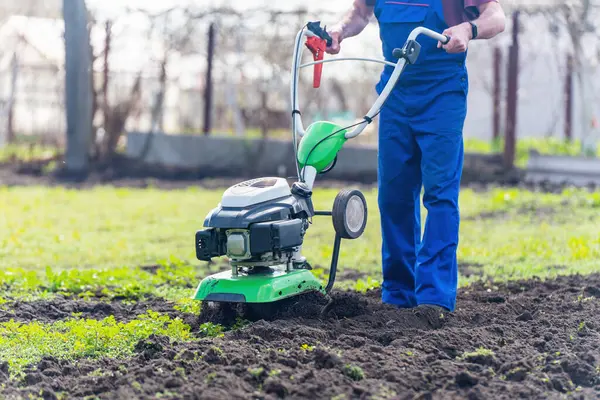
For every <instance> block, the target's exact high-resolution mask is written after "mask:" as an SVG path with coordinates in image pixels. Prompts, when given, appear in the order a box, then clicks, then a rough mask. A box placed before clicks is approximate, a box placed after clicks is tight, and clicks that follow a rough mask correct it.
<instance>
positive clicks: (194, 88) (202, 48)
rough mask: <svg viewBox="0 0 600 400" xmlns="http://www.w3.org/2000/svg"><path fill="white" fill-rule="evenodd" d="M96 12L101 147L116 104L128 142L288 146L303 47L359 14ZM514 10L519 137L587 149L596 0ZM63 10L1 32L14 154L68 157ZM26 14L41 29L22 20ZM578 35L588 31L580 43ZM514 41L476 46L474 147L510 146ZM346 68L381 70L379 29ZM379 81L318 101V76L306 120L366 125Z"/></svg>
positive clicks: (329, 74) (5, 123)
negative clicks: (207, 139)
mask: <svg viewBox="0 0 600 400" xmlns="http://www.w3.org/2000/svg"><path fill="white" fill-rule="evenodd" d="M26 3H27V2H24V3H23V4H24V5H25V4H26ZM90 3H91V4H92V6H90V15H91V17H90V21H91V24H90V26H91V27H90V30H91V51H92V52H93V60H94V61H93V70H94V77H93V81H94V89H95V92H96V96H95V103H94V104H95V108H94V110H95V112H94V127H95V132H96V136H97V137H98V135H100V136H101V135H102V134H103V132H104V131H106V126H105V125H106V120H105V117H104V111H105V110H104V107H105V106H106V104H105V103H108V104H110V105H111V107H112V108H118V107H119V104H124V103H126V102H129V101H130V100H131V110H129V111H128V113H127V115H126V116H125V122H124V129H125V130H130V131H131V130H133V131H138V132H139V131H142V132H143V131H149V130H151V129H156V130H160V131H164V132H167V133H169V132H170V133H189V134H204V133H206V132H205V131H206V130H207V129H206V127H207V126H208V125H209V126H208V128H209V129H208V130H210V133H211V134H224V135H253V136H255V135H263V136H281V135H287V134H288V131H289V123H290V118H289V100H288V97H289V68H290V66H291V54H292V52H291V43H293V39H294V35H295V33H296V31H297V30H298V28H299V27H300V26H301V25H302V24H303V23H304V22H306V21H307V20H314V19H322V20H323V22H324V23H326V24H331V23H332V22H335V21H337V20H338V19H339V17H340V16H341V14H342V13H343V12H344V11H345V10H346V9H347V8H348V7H349V5H350V2H340V1H338V2H334V3H335V4H334V5H332V6H331V7H330V8H327V9H319V10H316V9H315V10H307V9H297V8H290V7H291V6H290V5H286V7H283V6H282V10H273V9H268V10H267V9H263V8H250V9H248V8H247V7H246V8H245V9H244V7H242V8H240V7H241V6H237V5H236V4H237V3H236V4H233V3H235V1H233V2H229V3H223V4H224V5H219V6H215V7H212V8H206V7H202V6H193V5H187V4H185V5H175V3H174V5H164V6H163V7H162V8H160V9H158V10H154V9H150V10H149V9H148V8H152V7H149V6H148V7H146V8H142V9H126V8H124V9H122V10H121V9H120V11H119V12H116V11H115V10H114V9H112V8H111V7H113V6H109V5H106V4H105V3H102V2H95V1H91V2H90ZM134 3H135V2H134ZM6 4H8V3H6ZM103 4H104V5H103ZM135 4H137V3H135ZM140 4H141V3H140ZM177 4H183V3H181V2H180V3H177ZM503 5H504V7H505V9H506V10H507V13H508V15H509V17H510V16H511V15H512V13H513V12H514V11H515V10H517V9H518V10H520V12H521V14H520V16H519V27H520V29H519V37H518V44H519V53H518V54H519V60H518V72H519V74H518V78H517V79H518V92H517V95H516V97H514V99H513V102H515V101H516V103H515V105H516V119H517V121H516V133H517V135H518V137H520V138H524V137H556V138H562V137H565V135H566V136H570V137H572V138H575V139H581V138H582V137H583V136H584V133H585V132H587V131H588V127H589V126H590V125H591V121H592V119H593V118H594V117H595V116H596V115H598V113H599V111H600V110H599V109H598V104H599V103H598V100H599V99H598V96H599V95H600V91H599V90H597V89H600V87H599V86H600V84H599V82H600V79H598V78H600V75H599V74H598V67H597V64H598V58H599V56H600V47H599V44H598V40H597V37H598V35H597V30H596V26H595V25H596V24H597V21H598V18H595V17H594V15H596V14H597V10H598V8H597V7H596V6H595V5H594V4H593V3H591V2H589V1H584V0H582V1H573V2H552V1H539V2H533V1H529V2H520V3H519V4H518V7H517V6H515V4H514V3H512V2H503ZM61 6H62V4H55V5H54V6H52V5H51V4H50V5H47V6H46V9H35V10H34V9H30V8H27V7H25V6H23V7H24V8H23V7H22V8H18V7H16V6H14V7H13V8H11V7H12V6H11V7H8V6H4V7H5V8H4V9H5V12H4V14H3V19H2V20H1V21H0V41H1V42H2V43H3V47H2V49H1V51H0V101H1V103H0V106H1V108H0V109H1V110H3V111H2V112H1V113H0V118H1V119H2V120H1V121H0V122H1V124H2V132H3V134H2V136H3V141H7V140H11V139H12V138H14V137H15V136H27V135H29V136H32V135H33V136H36V137H39V138H42V139H43V140H44V141H47V142H53V143H57V144H59V145H64V141H65V137H66V135H65V131H66V122H65V121H66V120H65V101H64V93H65V84H64V83H65V63H64V59H65V51H64V40H63V35H64V23H63V21H62V19H61V18H62V15H61V11H60V7H61ZM57 7H58V11H57ZM114 7H116V6H114ZM123 7H125V6H123ZM586 7H587V8H586ZM155 8H156V7H155ZM32 10H34V11H32ZM19 13H20V14H27V15H33V16H24V15H15V14H19ZM574 22H578V23H579V25H580V26H582V27H583V28H584V29H582V31H581V32H576V33H574V32H572V28H573V25H574ZM211 25H212V26H213V31H212V32H213V37H212V43H213V45H214V47H213V48H212V51H210V50H211V49H210V46H209V43H210V42H211V40H210V34H209V30H210V29H209V27H210V26H211ZM513 28H514V27H513V23H512V19H510V18H509V21H508V26H507V31H506V32H505V33H504V34H502V35H501V36H500V37H498V38H496V39H494V40H491V41H486V42H483V41H478V42H473V43H472V45H471V48H470V50H469V61H468V68H469V71H470V94H469V114H468V117H467V121H466V126H465V136H466V137H467V138H477V139H481V140H490V139H492V138H493V136H494V131H496V134H497V135H499V136H503V135H504V133H505V131H506V130H507V126H506V121H507V117H506V113H507V110H509V109H510V108H511V107H510V106H511V104H510V96H509V93H508V92H507V89H508V87H509V85H508V83H509V81H510V79H509V74H508V71H509V64H510V62H509V61H510V58H509V53H510V48H511V46H512V42H513V40H512V35H511V34H512V32H514V29H513ZM577 35H579V36H577ZM574 40H577V43H575V41H574ZM341 55H343V56H365V57H380V43H379V39H378V33H377V25H376V22H373V23H372V24H370V25H369V26H368V27H367V29H366V30H365V32H364V33H363V34H361V35H360V36H359V37H357V38H352V39H349V40H347V41H346V42H345V43H344V46H343V54H341ZM569 60H572V61H569ZM209 62H210V64H211V67H212V68H211V70H210V74H209V73H208V66H209ZM570 62H572V64H570ZM569 65H572V68H569ZM581 71H583V72H585V74H586V78H585V81H584V82H585V83H584V84H583V87H586V88H588V89H589V92H588V93H587V94H585V93H582V92H581V87H582V86H581V85H580V84H579V81H578V80H577V79H576V78H578V77H579V74H581ZM379 72H380V66H379V65H376V64H366V63H351V64H326V65H325V67H324V77H323V85H322V87H321V88H320V89H318V90H315V89H312V88H311V87H310V84H309V82H310V80H311V79H312V77H311V71H309V70H308V69H307V70H305V72H304V74H303V75H302V80H303V86H302V93H301V100H302V103H303V104H302V109H303V115H304V118H305V119H306V121H310V120H314V119H320V118H328V119H339V120H340V121H342V122H343V121H352V122H353V121H354V120H355V119H356V118H359V117H360V116H362V115H363V114H364V112H365V110H366V109H368V108H369V107H370V105H371V103H372V101H373V100H374V99H375V95H376V94H375V91H374V85H375V83H376V81H377V79H378V76H379ZM209 78H210V79H209ZM136 82H137V83H138V86H139V90H138V91H137V92H136V90H135V85H136ZM134 98H135V99H134ZM132 99H134V100H135V101H133V100H132ZM507 99H508V100H507ZM584 99H585V100H584ZM207 102H208V106H207ZM586 106H587V107H588V108H587V113H584V110H585V108H586ZM206 110H210V118H208V117H207V115H206ZM508 119H510V118H508ZM370 128H371V129H370V131H368V132H367V134H366V135H365V136H364V137H363V138H361V140H363V141H364V142H369V143H371V144H374V143H375V142H376V141H375V134H374V131H375V129H376V124H374V125H373V126H372V127H370Z"/></svg>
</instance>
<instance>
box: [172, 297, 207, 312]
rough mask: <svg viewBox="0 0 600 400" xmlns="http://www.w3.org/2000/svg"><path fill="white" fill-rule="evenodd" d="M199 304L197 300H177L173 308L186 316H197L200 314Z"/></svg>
mask: <svg viewBox="0 0 600 400" xmlns="http://www.w3.org/2000/svg"><path fill="white" fill-rule="evenodd" d="M200 307H201V304H200V302H199V301H198V300H194V299H190V298H186V297H184V298H182V299H179V300H177V302H176V304H175V305H174V306H173V308H174V309H175V310H177V311H181V312H182V313H188V314H196V315H197V314H199V313H200Z"/></svg>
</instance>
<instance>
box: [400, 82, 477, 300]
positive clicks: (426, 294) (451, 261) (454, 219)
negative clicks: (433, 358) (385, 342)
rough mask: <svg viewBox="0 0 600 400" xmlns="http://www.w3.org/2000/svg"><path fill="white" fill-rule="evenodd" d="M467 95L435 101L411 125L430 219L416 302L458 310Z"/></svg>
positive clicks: (421, 255)
mask: <svg viewBox="0 0 600 400" xmlns="http://www.w3.org/2000/svg"><path fill="white" fill-rule="evenodd" d="M465 101H466V100H465V96H464V95H463V94H461V93H458V94H455V93H450V94H447V95H444V96H442V97H440V98H439V99H436V101H435V102H434V103H433V104H432V105H431V106H430V107H429V108H428V110H427V113H425V114H424V115H423V118H422V121H419V120H416V119H415V120H414V121H412V124H411V126H412V128H413V130H414V133H415V138H416V141H417V143H418V145H419V148H420V149H421V153H422V158H421V173H422V180H423V187H424V196H423V204H424V206H425V208H426V209H427V220H426V222H425V231H424V233H423V240H422V245H421V247H420V249H419V251H418V256H417V267H416V288H415V292H416V299H417V303H418V304H436V305H440V306H443V307H445V308H447V309H449V310H451V311H454V308H455V305H456V287H457V283H458V266H457V259H456V250H457V246H458V233H459V223H460V214H459V205H458V195H459V188H460V179H461V174H462V167H463V151H464V150H463V136H462V129H463V123H464V116H465V109H466V108H465V105H464V102H465Z"/></svg>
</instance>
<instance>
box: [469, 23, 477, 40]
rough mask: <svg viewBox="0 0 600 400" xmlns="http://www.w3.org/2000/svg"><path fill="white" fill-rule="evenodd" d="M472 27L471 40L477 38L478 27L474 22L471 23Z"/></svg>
mask: <svg viewBox="0 0 600 400" xmlns="http://www.w3.org/2000/svg"><path fill="white" fill-rule="evenodd" d="M469 24H470V25H471V40H472V39H475V38H476V37H477V25H475V23H474V22H473V21H469Z"/></svg>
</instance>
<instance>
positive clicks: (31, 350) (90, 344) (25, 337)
mask: <svg viewBox="0 0 600 400" xmlns="http://www.w3.org/2000/svg"><path fill="white" fill-rule="evenodd" d="M152 334H157V335H165V336H168V337H170V338H173V339H177V340H188V339H190V327H189V326H187V325H185V324H184V323H183V322H182V321H181V320H179V319H171V318H170V317H169V316H167V315H161V314H158V313H156V312H153V311H148V312H147V313H146V314H142V315H139V316H138V317H137V318H136V319H133V320H131V321H129V322H127V323H123V322H117V321H116V320H115V318H114V317H113V316H109V317H107V318H104V319H103V320H94V319H81V318H70V319H67V320H63V321H57V322H54V323H52V324H44V323H40V322H30V323H26V324H23V323H18V322H15V321H14V320H10V321H9V322H4V323H1V324H0V358H1V359H3V360H6V361H7V362H8V364H9V367H10V371H11V376H13V377H15V376H16V375H18V374H20V372H21V370H22V368H23V367H25V366H26V365H28V364H32V363H35V362H38V361H40V360H41V359H42V357H44V356H53V357H57V358H63V359H74V358H80V357H90V358H97V357H112V358H121V357H127V356H130V355H131V354H133V348H134V346H135V344H136V343H137V342H139V341H140V340H142V339H145V338H147V337H148V336H150V335H152Z"/></svg>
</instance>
